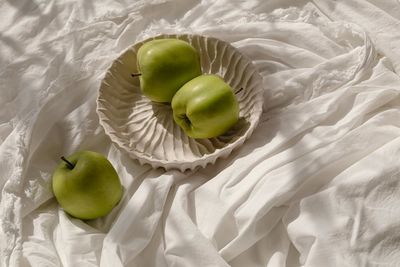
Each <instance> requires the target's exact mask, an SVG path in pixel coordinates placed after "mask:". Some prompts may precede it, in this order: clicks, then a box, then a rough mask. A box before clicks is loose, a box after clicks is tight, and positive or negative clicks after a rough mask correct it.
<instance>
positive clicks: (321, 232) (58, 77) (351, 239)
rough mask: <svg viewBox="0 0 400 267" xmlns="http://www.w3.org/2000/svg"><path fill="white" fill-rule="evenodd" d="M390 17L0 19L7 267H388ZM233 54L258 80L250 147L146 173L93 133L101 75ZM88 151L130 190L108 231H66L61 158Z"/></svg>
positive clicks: (125, 7)
mask: <svg viewBox="0 0 400 267" xmlns="http://www.w3.org/2000/svg"><path fill="white" fill-rule="evenodd" d="M399 11H400V4H399V3H398V1H394V0H392V1H385V2H384V1H378V0H369V1H361V0H349V1H330V0H315V1H312V2H307V1H294V0H292V1H290V0H284V1H262V0H250V1H228V0H221V1H211V0H203V1H195V0H190V1H188V0H175V1H173V0H153V1H144V0H143V1H135V2H132V3H128V2H125V1H123V0H119V1H109V0H104V1H96V2H95V1H80V2H78V1H72V0H67V1H54V0H53V1H31V0H25V1H13V0H6V1H3V2H1V3H0V14H1V16H0V27H1V28H0V29H1V30H0V44H1V46H0V60H1V64H0V93H1V95H0V188H1V196H0V215H1V216H0V262H1V263H0V265H1V266H104V267H108V266H146V267H147V266H248V267H252V266H257V267H258V266H267V267H283V266H288V267H294V266H310V267H320V266H324V267H330V266H332V267H333V266H398V262H400V252H399V250H398V248H399V246H400V232H399V230H398V229H400V220H399V219H398V218H399V217H400V168H399V164H398V162H399V157H400V139H399V137H400V128H399V127H400V108H399V107H400V78H399V76H398V73H399V71H400V53H399V52H400V51H399V47H400V45H399V44H400V41H399V40H400V39H399V38H398V35H399V32H398V26H399V19H400V15H399V14H400V13H399ZM170 32H171V33H172V32H173V33H176V32H178V33H179V32H184V33H197V34H204V35H210V36H214V37H217V38H220V39H223V40H225V41H229V42H231V43H232V44H233V45H234V46H235V47H237V48H238V49H239V50H240V51H241V52H242V53H244V54H245V55H247V56H248V57H250V58H251V59H252V60H253V62H254V64H255V65H256V66H257V68H258V69H259V71H260V73H261V75H262V76H263V78H264V86H265V105H264V113H263V115H262V118H261V122H260V125H259V126H258V128H257V130H256V131H255V133H254V134H253V135H252V137H251V138H250V139H249V140H248V141H247V142H246V143H245V144H244V145H243V146H242V147H241V148H239V149H237V150H235V151H234V152H233V153H232V155H230V157H228V158H227V159H221V160H218V161H217V163H216V164H215V165H214V166H209V167H207V168H206V169H201V170H199V171H197V172H189V173H180V172H178V171H169V172H165V171H163V170H160V169H157V170H153V169H151V168H150V167H149V166H140V165H139V164H138V162H137V161H135V160H132V159H130V158H129V157H128V156H127V155H126V154H125V153H124V152H123V151H119V150H118V149H116V148H115V147H114V146H113V145H112V144H111V142H110V140H109V138H108V137H107V136H106V135H105V134H104V131H103V129H102V128H101V127H100V126H99V123H98V118H97V115H96V112H95V101H96V97H97V90H98V86H99V83H100V81H101V79H102V77H103V75H104V73H105V71H106V69H107V68H108V66H109V65H110V64H111V62H112V61H113V60H114V59H115V58H116V57H117V56H118V55H119V54H120V53H121V52H122V51H124V50H125V49H126V48H127V47H129V46H130V45H131V44H133V43H135V42H136V41H138V40H142V39H144V38H147V37H149V36H151V35H156V34H159V33H170ZM81 149H89V150H94V151H98V152H101V153H103V154H104V155H106V156H107V157H108V158H109V159H110V161H111V162H112V163H113V165H114V166H115V168H116V169H117V172H118V174H119V176H120V178H121V181H122V183H123V186H124V196H123V199H122V201H121V202H120V204H119V205H118V206H117V207H116V208H115V209H114V210H113V211H112V212H111V213H110V214H109V215H107V216H106V217H104V218H101V219H97V220H93V221H89V222H82V221H80V220H77V219H74V218H71V217H69V216H68V215H66V214H65V213H64V211H63V210H62V209H60V207H59V206H58V204H57V203H56V201H55V199H54V197H53V195H52V192H51V174H52V171H53V170H54V168H55V166H56V164H57V163H58V161H59V157H60V156H61V155H68V154H71V153H73V152H74V151H77V150H81Z"/></svg>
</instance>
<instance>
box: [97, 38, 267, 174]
mask: <svg viewBox="0 0 400 267" xmlns="http://www.w3.org/2000/svg"><path fill="white" fill-rule="evenodd" d="M158 38H177V39H181V40H184V41H187V42H188V43H190V44H191V45H192V46H193V47H195V48H196V50H197V51H198V53H199V55H200V62H201V66H202V72H203V73H204V74H206V73H209V74H217V75H219V76H221V77H222V78H223V79H224V80H225V82H227V83H228V84H229V85H230V86H231V87H232V89H233V90H234V91H235V93H236V96H237V99H238V102H239V106H240V119H239V122H238V123H237V125H236V126H235V127H233V129H231V130H230V131H228V132H227V133H225V134H224V135H222V136H219V137H216V138H211V139H193V138H190V137H188V136H187V135H186V134H185V133H184V132H183V130H181V128H180V127H179V126H178V125H177V124H176V123H175V122H174V119H173V116H172V109H171V106H170V105H168V104H160V103H155V102H152V101H150V100H149V99H148V98H146V96H144V95H143V94H142V93H141V91H140V83H139V79H138V78H137V77H136V78H135V77H132V76H131V74H132V73H135V72H138V69H137V64H136V54H137V51H138V49H139V47H140V46H141V45H142V44H143V43H145V42H147V41H149V40H152V39H158ZM263 91H264V89H263V87H262V78H261V76H260V74H259V73H258V71H257V70H256V68H255V67H254V65H253V64H252V63H251V61H250V60H249V59H248V58H247V57H245V56H244V55H243V54H241V53H240V52H239V51H238V50H237V49H236V48H234V47H233V46H232V45H230V44H229V43H227V42H224V41H222V40H219V39H217V38H213V37H206V36H200V35H190V34H179V35H159V36H155V37H152V38H150V39H146V40H144V41H141V42H138V43H136V44H134V45H133V46H132V47H130V48H128V49H127V50H126V51H125V52H124V53H122V54H121V56H120V57H118V58H117V59H116V60H115V61H114V62H113V63H112V65H111V67H110V68H109V69H108V71H107V73H106V74H105V77H104V79H103V80H102V82H101V86H100V89H99V94H98V98H97V114H98V116H99V119H100V124H101V125H102V126H103V127H104V130H105V133H106V134H107V135H108V136H109V137H110V138H111V140H112V142H113V143H114V144H115V145H116V146H117V147H119V148H120V149H122V150H124V151H125V152H126V153H128V154H129V155H130V157H132V158H134V159H137V160H138V161H139V162H140V163H141V164H150V165H151V166H152V167H154V168H158V167H162V168H164V169H166V170H171V169H177V170H180V171H185V170H189V169H190V170H194V169H196V168H200V167H206V165H207V164H213V163H215V161H216V160H217V159H218V158H221V157H227V156H229V154H230V153H231V152H232V150H233V149H235V148H237V147H239V146H241V145H242V144H243V143H244V141H245V140H246V139H247V138H249V137H250V136H251V134H252V132H253V130H254V129H255V127H256V126H257V124H258V121H259V118H260V116H261V113H262V106H263V99H264V97H263Z"/></svg>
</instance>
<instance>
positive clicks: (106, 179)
mask: <svg viewBox="0 0 400 267" xmlns="http://www.w3.org/2000/svg"><path fill="white" fill-rule="evenodd" d="M66 159H67V160H68V161H69V162H70V163H72V164H73V165H75V166H74V167H73V169H70V167H68V164H67V163H66V162H64V161H63V162H61V163H60V164H59V165H58V166H57V168H56V169H55V171H54V173H53V177H52V186H53V192H54V195H55V197H56V199H57V201H58V203H59V204H60V206H61V207H62V208H63V209H64V210H65V211H66V212H67V213H68V214H70V215H72V216H73V217H76V218H78V219H82V220H90V219H96V218H98V217H102V216H105V215H106V214H108V213H109V212H110V211H111V210H112V209H113V208H114V206H115V205H116V204H117V203H118V202H119V201H120V199H121V197H122V185H121V182H120V180H119V177H118V174H117V172H116V171H115V169H114V167H113V166H112V165H111V163H110V162H109V161H108V159H107V158H106V157H104V156H103V155H102V154H99V153H97V152H93V151H78V152H76V153H74V154H72V155H71V156H69V157H67V158H66Z"/></svg>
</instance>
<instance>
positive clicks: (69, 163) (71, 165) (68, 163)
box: [61, 156, 75, 170]
mask: <svg viewBox="0 0 400 267" xmlns="http://www.w3.org/2000/svg"><path fill="white" fill-rule="evenodd" d="M61 159H62V160H63V161H65V163H67V166H68V168H70V169H71V170H72V169H73V168H74V167H75V165H74V164H72V163H71V162H69V161H68V160H67V159H66V158H65V157H64V156H62V157H61Z"/></svg>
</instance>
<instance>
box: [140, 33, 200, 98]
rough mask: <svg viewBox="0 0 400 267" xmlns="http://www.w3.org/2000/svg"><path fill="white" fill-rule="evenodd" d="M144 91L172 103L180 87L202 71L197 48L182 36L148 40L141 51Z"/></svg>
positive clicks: (141, 79) (141, 82)
mask: <svg viewBox="0 0 400 267" xmlns="http://www.w3.org/2000/svg"><path fill="white" fill-rule="evenodd" d="M137 65H138V69H139V74H133V76H139V79H140V87H141V90H142V93H143V94H144V95H145V96H147V97H148V98H149V99H150V100H152V101H154V102H166V103H170V102H171V99H172V97H173V96H174V94H175V93H176V91H178V89H179V88H180V87H181V86H182V85H184V84H185V83H186V82H188V81H189V80H191V79H193V78H194V77H197V76H199V75H201V65H200V58H199V55H198V53H197V51H196V49H195V48H194V47H193V46H192V45H190V44H189V43H187V42H185V41H182V40H179V39H155V40H151V41H148V42H146V43H144V44H143V45H142V46H141V47H140V48H139V50H138V53H137Z"/></svg>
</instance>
